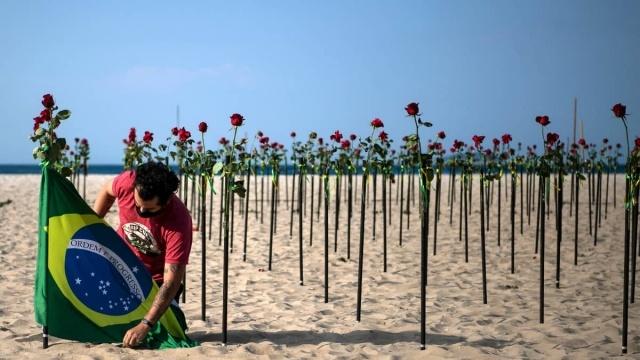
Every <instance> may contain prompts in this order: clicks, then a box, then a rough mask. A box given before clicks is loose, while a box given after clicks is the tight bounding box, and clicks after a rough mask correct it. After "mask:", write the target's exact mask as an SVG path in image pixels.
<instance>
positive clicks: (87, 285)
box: [65, 224, 152, 316]
mask: <svg viewBox="0 0 640 360" xmlns="http://www.w3.org/2000/svg"><path fill="white" fill-rule="evenodd" d="M114 235H115V236H114ZM123 247H126V245H125V244H124V243H123V242H122V240H121V239H120V238H119V237H118V236H117V233H115V232H114V231H113V230H112V229H110V228H109V227H108V226H107V225H105V224H92V225H87V226H85V227H83V228H81V229H79V230H78V231H76V232H75V234H74V235H73V236H72V238H71V240H70V241H69V245H68V247H67V250H66V256H65V275H66V278H67V282H68V283H69V287H70V288H71V290H72V291H73V293H74V295H75V296H76V298H77V299H78V300H80V301H81V302H82V303H83V304H84V305H85V306H87V307H88V308H90V309H91V310H93V311H95V312H99V313H102V314H105V315H113V316H118V315H125V314H127V313H129V312H131V311H133V310H134V309H136V308H138V306H140V304H141V303H142V302H143V301H144V299H146V297H147V295H148V294H149V291H150V290H151V287H152V284H151V280H150V279H151V278H150V276H149V275H148V274H147V273H146V269H144V267H143V266H141V263H140V261H139V260H138V259H137V258H136V257H135V255H133V253H131V252H130V251H126V250H125V249H123ZM123 250H125V251H123Z"/></svg>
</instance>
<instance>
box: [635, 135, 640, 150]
mask: <svg viewBox="0 0 640 360" xmlns="http://www.w3.org/2000/svg"><path fill="white" fill-rule="evenodd" d="M635 143H636V147H637V148H640V137H637V138H636V140H635Z"/></svg>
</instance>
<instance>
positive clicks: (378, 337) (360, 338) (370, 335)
mask: <svg viewBox="0 0 640 360" xmlns="http://www.w3.org/2000/svg"><path fill="white" fill-rule="evenodd" d="M188 335H189V337H190V338H191V339H193V340H196V341H198V342H200V343H205V342H221V341H222V334H220V333H211V332H203V331H197V332H193V333H189V334H188ZM228 337H229V343H230V344H248V343H258V342H263V341H268V342H271V343H273V344H275V345H286V346H298V345H309V344H313V345H318V344H321V343H325V342H329V343H337V344H365V343H371V344H374V345H390V344H395V343H400V342H414V343H416V344H417V343H419V342H420V332H418V331H402V332H390V331H380V330H356V331H352V332H348V333H345V334H338V333H333V332H316V331H300V330H296V331H274V332H267V331H259V330H233V331H229V333H228ZM460 343H464V344H465V345H467V346H477V347H491V348H494V349H502V348H504V347H505V346H509V345H512V343H511V342H509V341H504V340H499V339H482V340H478V341H473V342H467V339H466V338H464V337H461V336H455V335H445V334H433V333H431V334H427V345H441V346H448V345H454V344H460Z"/></svg>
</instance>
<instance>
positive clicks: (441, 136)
mask: <svg viewBox="0 0 640 360" xmlns="http://www.w3.org/2000/svg"><path fill="white" fill-rule="evenodd" d="M446 137H447V135H446V134H445V133H444V131H440V132H439V133H438V138H440V139H444V138H446Z"/></svg>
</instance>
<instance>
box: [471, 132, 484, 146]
mask: <svg viewBox="0 0 640 360" xmlns="http://www.w3.org/2000/svg"><path fill="white" fill-rule="evenodd" d="M471 140H473V143H474V144H475V146H476V147H480V145H482V142H483V141H484V136H479V135H473V137H472V138H471Z"/></svg>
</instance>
